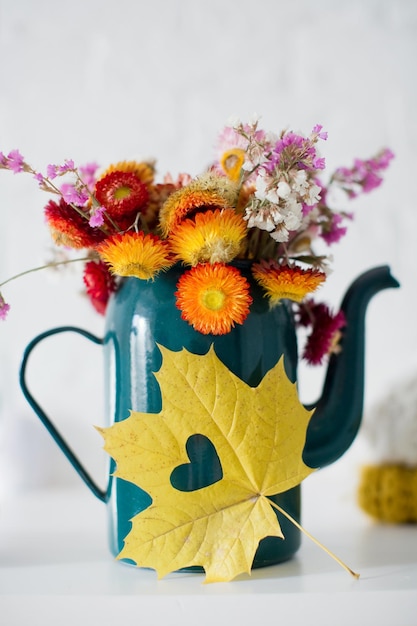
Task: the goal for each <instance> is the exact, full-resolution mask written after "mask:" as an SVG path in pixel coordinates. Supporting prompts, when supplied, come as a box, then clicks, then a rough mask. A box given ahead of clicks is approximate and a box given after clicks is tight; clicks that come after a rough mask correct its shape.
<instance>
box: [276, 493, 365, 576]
mask: <svg viewBox="0 0 417 626" xmlns="http://www.w3.org/2000/svg"><path fill="white" fill-rule="evenodd" d="M268 499H269V498H268ZM269 502H270V504H271V506H273V507H274V508H275V509H277V511H279V512H280V513H282V515H284V516H285V517H286V518H287V519H288V520H289V521H290V522H292V523H293V524H294V526H296V527H297V528H298V530H301V532H302V533H304V534H305V535H306V536H307V537H308V538H309V539H311V541H313V542H314V543H315V544H316V545H318V546H319V548H321V549H322V550H324V551H325V552H326V553H327V554H328V555H329V556H330V557H331V558H332V559H334V560H335V561H336V562H337V563H339V565H340V566H341V567H343V569H344V570H346V571H347V572H348V573H349V574H350V575H351V576H353V578H356V579H358V578H359V576H360V574H357V573H356V572H354V571H353V570H351V569H350V567H348V566H347V565H346V563H344V562H343V561H342V560H341V559H339V557H337V556H336V555H335V554H334V553H333V552H331V550H329V549H328V548H326V546H324V545H323V544H322V543H321V542H320V541H319V540H318V539H316V538H315V537H313V535H312V534H311V533H309V532H308V530H306V529H305V528H303V527H302V526H301V524H299V523H298V522H297V521H296V520H295V519H294V518H293V517H292V516H291V515H290V514H289V513H287V512H286V511H285V510H284V509H282V508H281V507H280V506H279V505H278V504H276V503H275V502H273V501H272V500H271V499H269Z"/></svg>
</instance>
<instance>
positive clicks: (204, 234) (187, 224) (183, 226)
mask: <svg viewBox="0 0 417 626" xmlns="http://www.w3.org/2000/svg"><path fill="white" fill-rule="evenodd" d="M246 234H247V226H246V222H245V220H244V219H243V216H242V215H240V214H237V213H235V211H234V210H233V209H223V210H221V209H216V210H215V211H206V212H204V213H196V215H195V218H194V219H186V220H183V221H182V222H181V223H180V224H179V226H178V227H177V228H176V229H175V231H174V232H173V233H172V234H171V236H170V238H169V241H170V245H171V250H172V251H173V253H174V254H176V255H177V256H178V258H179V259H181V260H182V261H184V263H187V264H189V265H197V264H198V263H205V262H209V263H228V262H229V261H231V260H232V259H234V258H235V257H236V256H237V255H238V254H239V252H240V251H241V250H242V242H243V240H244V238H245V236H246Z"/></svg>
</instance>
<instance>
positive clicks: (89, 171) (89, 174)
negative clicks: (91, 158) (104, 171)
mask: <svg viewBox="0 0 417 626" xmlns="http://www.w3.org/2000/svg"><path fill="white" fill-rule="evenodd" d="M98 167H99V166H98V164H97V163H86V164H85V165H81V166H80V167H79V168H78V171H79V173H80V177H81V180H82V181H83V183H84V185H86V186H87V187H88V188H89V189H94V185H95V183H96V172H97V170H98Z"/></svg>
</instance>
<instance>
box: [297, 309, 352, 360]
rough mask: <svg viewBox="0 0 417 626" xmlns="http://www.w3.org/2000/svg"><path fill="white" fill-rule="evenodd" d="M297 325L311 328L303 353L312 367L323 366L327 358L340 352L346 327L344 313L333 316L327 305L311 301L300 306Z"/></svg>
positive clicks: (340, 312)
mask: <svg viewBox="0 0 417 626" xmlns="http://www.w3.org/2000/svg"><path fill="white" fill-rule="evenodd" d="M297 323H298V325H300V326H311V333H310V335H309V336H308V337H307V342H306V345H305V347H304V352H303V359H305V360H306V361H307V363H309V364H310V365H321V364H322V363H323V361H324V359H325V357H326V356H328V355H329V354H332V353H338V352H339V351H340V339H341V337H342V333H341V329H342V328H343V327H344V326H346V318H345V315H344V313H343V311H339V312H338V313H336V314H333V313H331V311H330V309H329V307H328V306H327V305H326V304H324V303H319V304H316V303H315V302H313V301H310V302H307V303H306V304H305V305H303V306H300V309H299V315H298V319H297Z"/></svg>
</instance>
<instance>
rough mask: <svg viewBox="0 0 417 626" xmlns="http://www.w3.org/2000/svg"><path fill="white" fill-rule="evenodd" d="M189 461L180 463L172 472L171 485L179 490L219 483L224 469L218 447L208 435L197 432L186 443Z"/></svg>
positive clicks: (200, 487)
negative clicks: (217, 450)
mask: <svg viewBox="0 0 417 626" xmlns="http://www.w3.org/2000/svg"><path fill="white" fill-rule="evenodd" d="M185 449H186V450H187V454H188V458H189V459H190V462H189V463H184V465H179V466H178V467H176V468H175V469H174V470H173V471H172V473H171V479H170V480H171V485H172V486H173V487H174V488H175V489H178V491H196V490H197V489H203V488H204V487H208V486H209V485H213V484H214V483H217V482H218V481H219V480H221V479H222V478H223V470H222V466H221V463H220V459H219V457H218V454H217V452H216V448H215V447H214V445H213V444H212V442H211V441H210V439H208V437H206V436H205V435H201V434H199V433H196V434H195V435H191V436H190V437H189V438H188V439H187V443H186V444H185Z"/></svg>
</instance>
